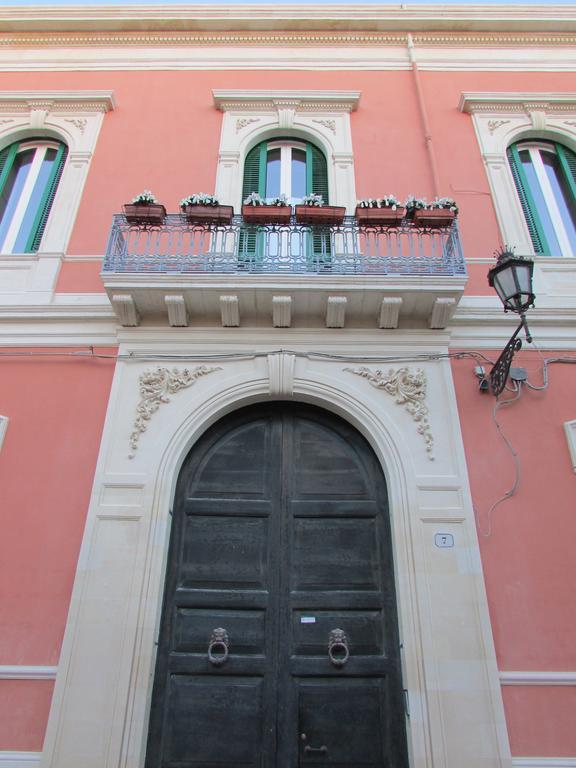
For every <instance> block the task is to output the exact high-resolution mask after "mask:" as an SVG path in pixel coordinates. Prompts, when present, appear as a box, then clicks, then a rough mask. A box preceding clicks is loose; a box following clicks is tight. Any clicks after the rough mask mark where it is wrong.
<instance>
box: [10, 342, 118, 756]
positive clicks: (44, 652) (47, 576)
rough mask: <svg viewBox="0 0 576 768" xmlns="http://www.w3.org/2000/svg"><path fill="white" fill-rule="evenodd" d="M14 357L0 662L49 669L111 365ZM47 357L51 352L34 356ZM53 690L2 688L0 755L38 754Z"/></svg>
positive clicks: (20, 684) (40, 685)
mask: <svg viewBox="0 0 576 768" xmlns="http://www.w3.org/2000/svg"><path fill="white" fill-rule="evenodd" d="M15 351H16V350H10V351H9V350H6V349H4V351H3V355H6V353H8V352H12V353H13V352H15ZM21 351H23V352H24V354H25V355H29V356H26V357H13V356H7V357H5V356H2V357H1V358H0V409H1V413H2V415H3V416H7V417H8V418H9V423H8V429H7V432H6V435H5V439H4V445H3V447H2V450H1V451H0V488H1V489H2V494H1V495H2V503H1V507H2V515H1V519H2V535H1V536H0V664H9V665H39V666H43V665H47V666H51V665H56V664H57V663H58V657H59V654H60V645H61V642H62V636H63V633H64V626H65V623H66V615H67V611H68V604H69V601H70V593H71V589H72V583H73V580H74V573H75V570H76V561H77V558H78V551H79V548H80V542H81V538H82V532H83V529H84V523H85V519H86V512H87V509H88V502H89V498H90V492H91V487H92V481H93V477H94V470H95V466H96V459H97V456H98V451H99V446H100V438H101V434H102V427H103V423H104V416H105V413H106V407H107V401H108V396H109V392H110V386H111V381H112V375H113V373H114V365H115V363H114V360H113V359H111V360H97V359H82V360H79V359H77V358H71V357H70V356H55V357H37V356H34V355H33V354H30V353H32V352H34V350H29V349H27V350H21ZM48 351H50V352H55V351H57V350H53V349H52V350H47V349H42V350H36V352H39V353H41V354H42V355H45V354H46V353H47V352H48ZM70 351H72V350H66V352H67V353H69V352H70ZM97 351H98V350H97ZM106 351H107V352H110V353H112V354H113V352H114V350H106ZM51 685H52V684H51V683H46V682H45V681H32V680H31V681H6V680H3V681H0V750H2V749H7V750H10V749H23V750H27V749H37V748H40V746H41V742H42V737H43V729H44V726H45V720H46V715H47V711H48V705H49V700H50V695H51V694H50V691H51ZM8 711H10V713H11V714H10V718H6V717H3V715H2V713H3V712H8ZM10 723H12V725H9V724H10Z"/></svg>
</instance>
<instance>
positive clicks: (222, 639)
mask: <svg viewBox="0 0 576 768" xmlns="http://www.w3.org/2000/svg"><path fill="white" fill-rule="evenodd" d="M229 646H230V638H229V637H228V632H226V630H225V629H224V628H223V627H218V628H217V629H215V630H214V631H213V632H212V636H211V637H210V642H209V644H208V661H209V662H210V664H212V665H213V666H214V667H221V666H222V664H224V663H225V662H226V661H227V660H228V649H229Z"/></svg>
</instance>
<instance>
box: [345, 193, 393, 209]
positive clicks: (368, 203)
mask: <svg viewBox="0 0 576 768" xmlns="http://www.w3.org/2000/svg"><path fill="white" fill-rule="evenodd" d="M356 205H357V206H358V208H391V209H392V210H393V211H395V210H396V209H397V208H398V207H399V206H400V205H401V203H400V200H398V198H397V197H395V196H394V195H385V196H384V197H363V198H362V200H358V202H357V203H356Z"/></svg>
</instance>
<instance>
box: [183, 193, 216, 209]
mask: <svg viewBox="0 0 576 768" xmlns="http://www.w3.org/2000/svg"><path fill="white" fill-rule="evenodd" d="M187 205H220V203H219V202H218V198H217V197H216V196H215V195H208V194H206V192H196V193H195V194H194V195H188V197H183V198H182V200H180V208H186V206H187Z"/></svg>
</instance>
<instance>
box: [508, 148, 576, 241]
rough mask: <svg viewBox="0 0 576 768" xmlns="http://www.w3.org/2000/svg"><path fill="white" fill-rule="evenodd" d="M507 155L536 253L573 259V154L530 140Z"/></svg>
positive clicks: (575, 193) (575, 228) (575, 177)
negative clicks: (571, 257)
mask: <svg viewBox="0 0 576 768" xmlns="http://www.w3.org/2000/svg"><path fill="white" fill-rule="evenodd" d="M507 153H508V161H509V163H510V168H511V170H512V175H513V177H514V183H515V184H516V190H517V192H518V197H519V199H520V203H521V204H522V209H523V211H524V217H525V219H526V224H527V225H528V230H529V232H530V237H531V239H532V244H533V246H534V251H535V253H536V254H542V255H545V256H576V155H575V154H574V153H573V152H571V151H570V150H569V149H567V148H566V147H564V146H562V144H557V143H555V142H551V141H533V140H532V141H522V142H518V143H517V144H513V145H512V146H510V147H509V148H508V150H507Z"/></svg>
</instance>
